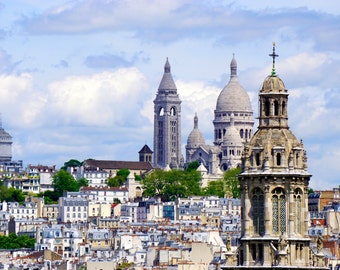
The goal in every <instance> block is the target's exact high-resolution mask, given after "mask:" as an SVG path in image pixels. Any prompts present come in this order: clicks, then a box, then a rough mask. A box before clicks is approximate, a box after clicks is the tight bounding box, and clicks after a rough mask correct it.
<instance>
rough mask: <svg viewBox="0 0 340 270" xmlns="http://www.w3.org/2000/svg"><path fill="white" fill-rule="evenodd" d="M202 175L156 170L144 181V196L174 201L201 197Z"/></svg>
mask: <svg viewBox="0 0 340 270" xmlns="http://www.w3.org/2000/svg"><path fill="white" fill-rule="evenodd" d="M200 182H201V174H200V173H199V172H197V171H180V170H171V171H163V170H155V171H154V172H152V173H151V174H149V175H147V176H146V177H145V179H143V180H142V183H143V189H144V193H143V195H144V196H150V197H160V198H161V199H162V200H163V201H173V200H175V199H176V198H177V197H188V196H192V195H200V193H201V190H200Z"/></svg>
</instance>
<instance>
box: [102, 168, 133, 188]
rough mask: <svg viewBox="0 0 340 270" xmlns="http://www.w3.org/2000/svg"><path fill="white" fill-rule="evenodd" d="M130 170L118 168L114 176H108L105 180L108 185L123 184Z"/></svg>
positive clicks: (117, 185) (116, 185)
mask: <svg viewBox="0 0 340 270" xmlns="http://www.w3.org/2000/svg"><path fill="white" fill-rule="evenodd" d="M129 174H130V171H129V170H128V169H120V170H119V171H118V172H117V174H116V176H115V177H110V178H109V179H108V180H107V184H108V186H110V187H119V186H121V185H123V184H124V183H125V182H126V180H127V177H128V176H129Z"/></svg>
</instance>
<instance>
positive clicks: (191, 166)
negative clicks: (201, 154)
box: [185, 161, 200, 171]
mask: <svg viewBox="0 0 340 270" xmlns="http://www.w3.org/2000/svg"><path fill="white" fill-rule="evenodd" d="M199 166H200V163H199V162H198V161H193V162H190V163H189V164H188V166H187V167H186V169H185V170H186V171H196V170H197V169H198V167H199Z"/></svg>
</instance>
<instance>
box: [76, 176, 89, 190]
mask: <svg viewBox="0 0 340 270" xmlns="http://www.w3.org/2000/svg"><path fill="white" fill-rule="evenodd" d="M78 186H79V188H80V187H88V186H89V180H87V179H86V178H84V177H82V178H79V179H78Z"/></svg>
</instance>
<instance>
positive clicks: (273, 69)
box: [269, 42, 279, 76]
mask: <svg viewBox="0 0 340 270" xmlns="http://www.w3.org/2000/svg"><path fill="white" fill-rule="evenodd" d="M269 56H270V57H272V58H273V67H272V76H276V73H275V58H276V57H279V55H278V54H276V53H275V42H273V52H272V53H271V54H269Z"/></svg>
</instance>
